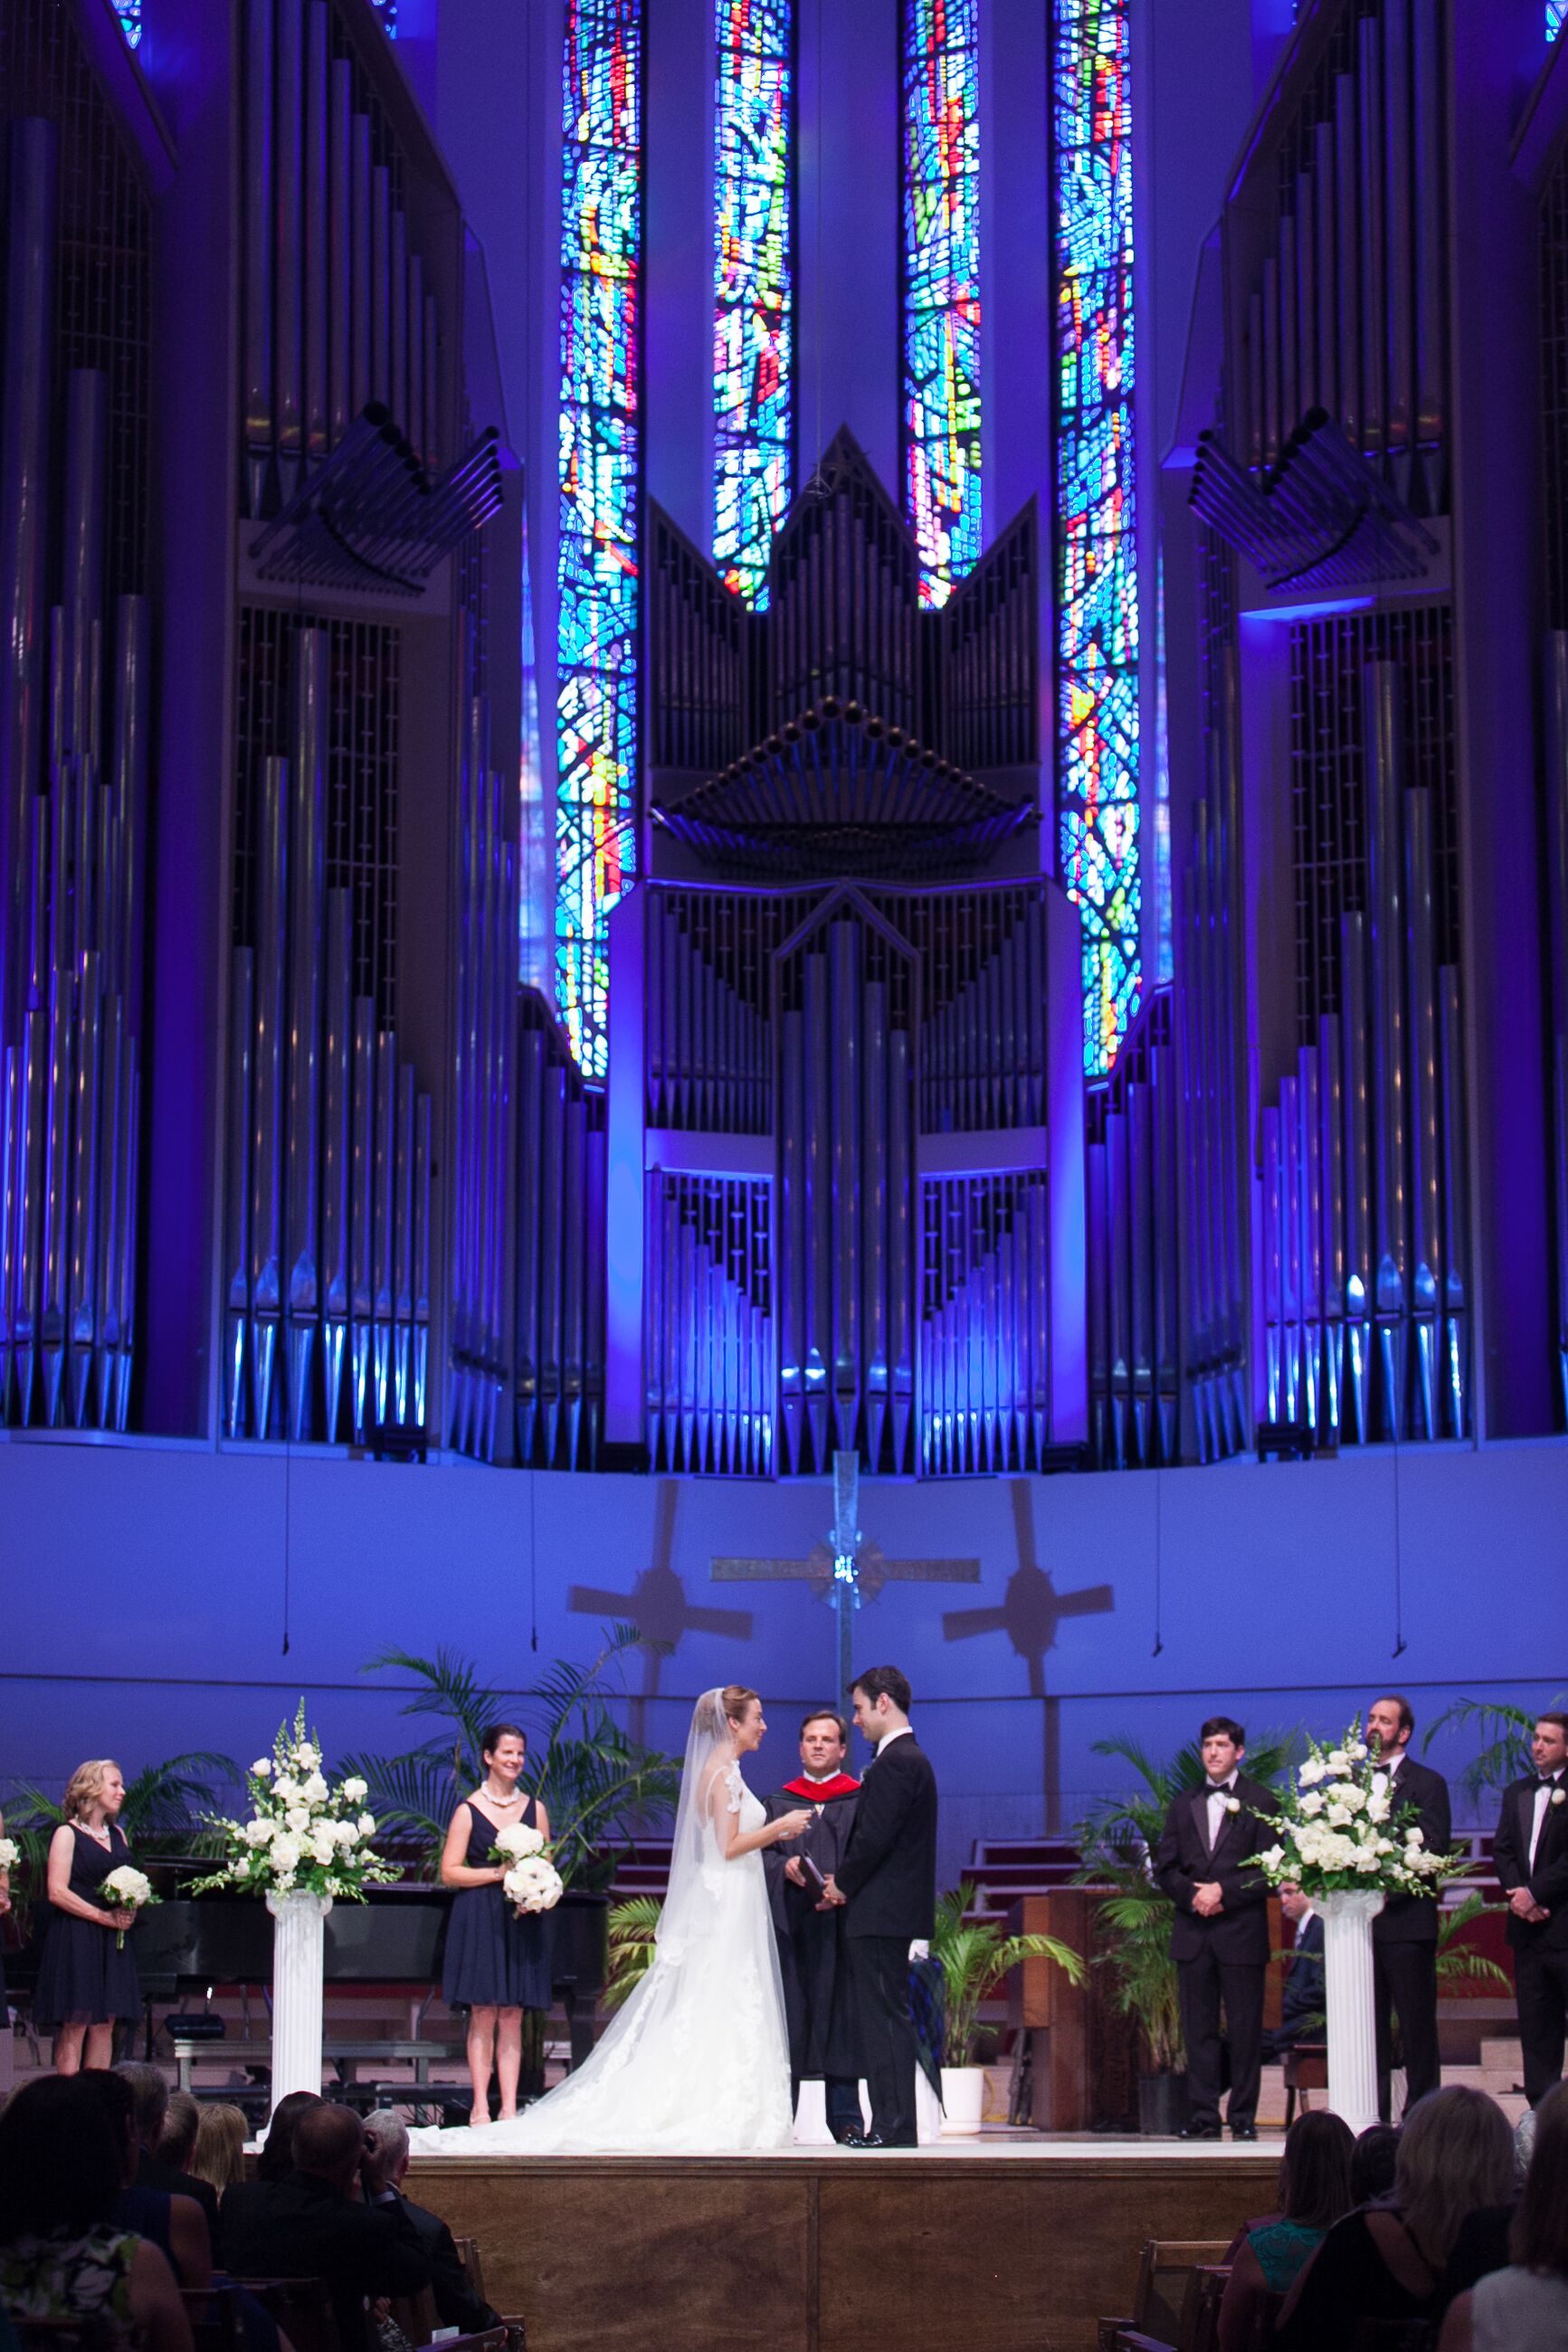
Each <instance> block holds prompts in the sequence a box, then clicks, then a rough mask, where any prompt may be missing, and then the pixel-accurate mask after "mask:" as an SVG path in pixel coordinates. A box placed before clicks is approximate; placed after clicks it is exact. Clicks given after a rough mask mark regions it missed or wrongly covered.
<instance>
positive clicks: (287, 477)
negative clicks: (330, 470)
mask: <svg viewBox="0 0 1568 2352" xmlns="http://www.w3.org/2000/svg"><path fill="white" fill-rule="evenodd" d="M274 5H275V7H276V9H277V18H276V39H277V75H276V84H275V89H276V97H275V102H274V116H273V120H274V123H275V126H276V129H275V136H276V139H277V147H276V151H275V153H274V159H273V168H274V174H275V177H274V196H273V222H274V228H275V235H276V242H275V245H274V248H273V268H274V271H275V273H276V275H275V279H274V288H275V298H274V299H275V310H274V327H273V332H274V338H275V341H274V352H273V360H274V382H275V383H276V386H277V390H276V394H275V400H276V414H277V479H278V490H279V495H280V497H281V499H282V501H283V504H284V505H285V506H287V503H288V501H289V499H291V498H292V497H293V496H294V493H295V490H296V488H298V481H299V467H300V461H301V458H302V457H303V454H304V404H305V384H304V376H305V354H304V325H305V320H304V296H305V278H306V271H305V253H304V236H303V225H304V206H303V203H302V200H301V184H300V162H301V149H302V147H303V144H304V136H305V119H304V118H305V0H274Z"/></svg>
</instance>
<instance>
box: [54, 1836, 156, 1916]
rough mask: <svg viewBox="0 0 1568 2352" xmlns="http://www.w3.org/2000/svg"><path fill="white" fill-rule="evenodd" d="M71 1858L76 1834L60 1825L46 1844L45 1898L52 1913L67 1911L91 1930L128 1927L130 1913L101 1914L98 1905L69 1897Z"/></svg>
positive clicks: (74, 1851)
mask: <svg viewBox="0 0 1568 2352" xmlns="http://www.w3.org/2000/svg"><path fill="white" fill-rule="evenodd" d="M75 1855H76V1832H74V1831H73V1830H72V1829H71V1828H70V1827H69V1826H68V1823H66V1822H61V1823H60V1825H59V1828H58V1829H57V1831H56V1832H55V1833H54V1836H53V1837H52V1838H51V1839H50V1840H49V1870H48V1882H47V1883H48V1894H49V1901H50V1902H51V1903H52V1904H53V1905H54V1906H55V1908H56V1910H57V1911H68V1913H69V1914H70V1916H71V1917H72V1918H73V1919H89V1920H90V1921H91V1922H92V1924H93V1926H94V1927H120V1928H125V1927H131V1925H132V1924H133V1923H134V1921H135V1918H136V1914H135V1912H134V1911H105V1910H104V1909H103V1908H102V1907H101V1906H99V1904H97V1903H89V1902H88V1901H87V1900H86V1899H85V1898H84V1897H83V1896H82V1895H73V1894H72V1892H71V1864H72V1861H73V1860H74V1859H75Z"/></svg>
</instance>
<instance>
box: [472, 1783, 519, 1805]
mask: <svg viewBox="0 0 1568 2352" xmlns="http://www.w3.org/2000/svg"><path fill="white" fill-rule="evenodd" d="M479 1794H480V1795H481V1796H482V1797H486V1798H487V1799H488V1800H489V1801H490V1803H491V1804H493V1805H520V1804H521V1803H522V1801H523V1792H522V1790H520V1789H514V1790H512V1793H511V1795H510V1796H509V1797H497V1795H496V1793H495V1791H494V1790H493V1789H492V1788H491V1786H490V1783H489V1782H488V1780H483V1781H481V1782H480V1784H479Z"/></svg>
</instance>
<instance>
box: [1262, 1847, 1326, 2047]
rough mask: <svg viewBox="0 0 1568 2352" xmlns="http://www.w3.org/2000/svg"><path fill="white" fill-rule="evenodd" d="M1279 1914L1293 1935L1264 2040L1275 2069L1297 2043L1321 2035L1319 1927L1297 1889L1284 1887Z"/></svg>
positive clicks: (1320, 1927)
mask: <svg viewBox="0 0 1568 2352" xmlns="http://www.w3.org/2000/svg"><path fill="white" fill-rule="evenodd" d="M1280 1910H1281V1915H1282V1916H1284V1917H1285V1918H1287V1919H1288V1920H1289V1921H1290V1923H1291V1927H1294V1929H1295V1931H1296V1937H1295V1941H1294V1943H1293V1944H1292V1945H1291V1949H1290V1952H1289V1954H1288V1956H1287V1958H1286V1961H1285V1984H1284V1990H1283V1992H1282V1994H1281V2000H1280V2022H1279V2024H1278V2025H1276V2026H1275V2028H1274V2029H1273V2032H1271V2033H1268V2034H1265V2036H1264V2051H1265V2055H1266V2056H1267V2057H1268V2059H1269V2062H1270V2064H1272V2065H1278V2064H1279V2063H1281V2060H1283V2059H1285V2058H1288V2057H1289V2056H1290V2054H1291V2051H1292V2050H1294V2049H1295V2047H1296V2045H1297V2043H1298V2042H1321V2041H1322V2039H1323V2032H1324V2017H1325V2012H1324V2005H1323V1923H1322V1919H1321V1918H1320V1917H1319V1916H1318V1914H1317V1913H1316V1911H1315V1910H1314V1909H1313V1908H1312V1905H1311V1903H1310V1902H1309V1901H1308V1900H1307V1897H1306V1896H1305V1895H1303V1894H1302V1893H1301V1888H1300V1887H1299V1886H1287V1887H1286V1888H1285V1889H1284V1890H1283V1892H1282V1893H1281V1896H1280Z"/></svg>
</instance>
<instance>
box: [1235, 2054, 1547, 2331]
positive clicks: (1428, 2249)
mask: <svg viewBox="0 0 1568 2352" xmlns="http://www.w3.org/2000/svg"><path fill="white" fill-rule="evenodd" d="M1512 2184H1513V2135H1512V2133H1511V2131H1510V2129H1509V2125H1508V2117H1507V2116H1505V2115H1504V2114H1503V2111H1502V2109H1501V2108H1500V2106H1499V2105H1498V2103H1497V2101H1496V2100H1495V2099H1491V2098H1489V2097H1488V2096H1487V2094H1486V2093H1485V2092H1484V2091H1472V2090H1470V2089H1469V2088H1468V2087H1467V2086H1466V2085H1465V2084H1460V2083H1455V2084H1449V2086H1448V2089H1446V2090H1441V2091H1429V2092H1428V2093H1427V2096H1426V2097H1425V2098H1424V2099H1422V2100H1420V2101H1418V2102H1417V2104H1416V2106H1414V2107H1413V2108H1412V2109H1411V2111H1410V2113H1409V2115H1408V2116H1406V2119H1405V2126H1404V2129H1403V2130H1402V2131H1401V2132H1400V2135H1399V2156H1398V2160H1397V2163H1396V2167H1395V2172H1394V2193H1393V2195H1392V2197H1391V2198H1390V2200H1389V2201H1388V2203H1387V2204H1386V2205H1380V2206H1372V2207H1370V2208H1366V2207H1364V2208H1363V2209H1362V2210H1360V2211H1359V2212H1355V2213H1350V2214H1347V2215H1346V2216H1345V2219H1344V2220H1343V2221H1341V2222H1340V2223H1339V2224H1338V2225H1337V2227H1336V2228H1334V2229H1333V2230H1331V2231H1329V2233H1328V2236H1327V2237H1326V2238H1325V2239H1324V2240H1323V2242H1322V2245H1321V2246H1320V2247H1319V2249H1318V2251H1317V2252H1316V2253H1315V2254H1314V2255H1313V2257H1312V2261H1311V2262H1310V2263H1308V2265H1307V2267H1306V2269H1305V2270H1304V2271H1303V2272H1302V2273H1301V2276H1300V2277H1299V2278H1298V2280H1297V2282H1296V2284H1295V2286H1294V2288H1293V2289H1292V2290H1291V2295H1290V2297H1289V2299H1288V2301H1287V2302H1286V2305H1285V2307H1284V2310H1283V2311H1282V2312H1281V2315H1280V2328H1279V2340H1280V2344H1281V2352H1322V2347H1323V2346H1324V2345H1326V2344H1333V2343H1336V2342H1338V2341H1340V2340H1341V2339H1342V2338H1343V2337H1345V2336H1350V2335H1352V2334H1353V2333H1354V2329H1355V2326H1356V2325H1357V2323H1358V2322H1359V2321H1361V2320H1364V2319H1427V2318H1430V2316H1431V2315H1432V2313H1433V2311H1434V2309H1435V2307H1436V2305H1437V2289H1438V2281H1439V2279H1440V2277H1441V2274H1442V2270H1443V2265H1444V2264H1445V2263H1446V2262H1447V2261H1448V2256H1449V2254H1450V2253H1451V2252H1453V2247H1454V2241H1455V2239H1456V2238H1457V2237H1458V2234H1459V2224H1460V2222H1461V2221H1463V2220H1464V2218H1465V2216H1466V2214H1467V2213H1473V2212H1474V2211H1475V2210H1476V2208H1477V2207H1478V2206H1479V2205H1500V2204H1501V2203H1502V2202H1503V2201H1504V2200H1506V2198H1507V2197H1508V2195H1509V2193H1510V2190H1511V2187H1512Z"/></svg>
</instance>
